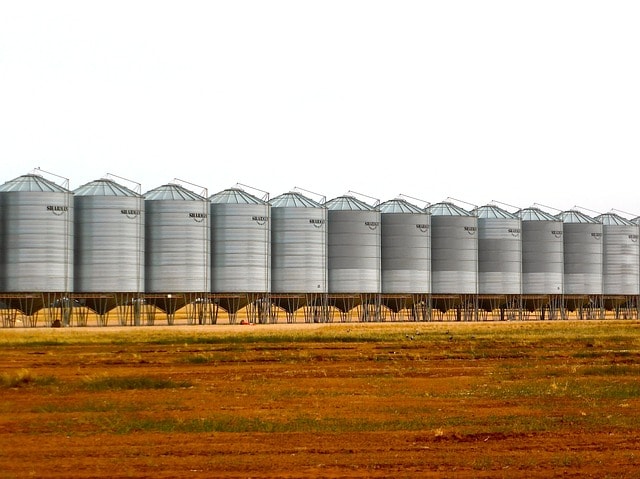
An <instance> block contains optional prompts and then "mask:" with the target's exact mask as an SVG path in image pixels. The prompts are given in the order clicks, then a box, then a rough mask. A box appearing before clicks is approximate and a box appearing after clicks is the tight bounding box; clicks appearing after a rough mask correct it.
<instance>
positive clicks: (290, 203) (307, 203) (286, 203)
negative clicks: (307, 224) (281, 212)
mask: <svg viewBox="0 0 640 479" xmlns="http://www.w3.org/2000/svg"><path fill="white" fill-rule="evenodd" d="M271 206H272V207H274V208H322V206H321V205H320V203H317V202H316V201H313V200H312V199H309V198H307V197H306V196H304V195H301V194H300V193H297V192H294V191H291V192H289V193H283V194H281V195H280V196H276V197H275V198H273V199H272V200H271Z"/></svg>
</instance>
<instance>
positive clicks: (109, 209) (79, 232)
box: [74, 195, 144, 293]
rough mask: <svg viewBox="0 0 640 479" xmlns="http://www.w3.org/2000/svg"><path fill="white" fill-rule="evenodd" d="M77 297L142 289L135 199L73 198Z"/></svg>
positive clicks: (139, 210)
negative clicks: (86, 294) (83, 294)
mask: <svg viewBox="0 0 640 479" xmlns="http://www.w3.org/2000/svg"><path fill="white" fill-rule="evenodd" d="M74 205H75V248H74V254H75V281H74V290H75V291H76V292H78V293H94V292H139V291H141V290H142V289H143V288H144V205H143V203H142V199H141V198H138V197H135V196H100V195H98V196H92V195H86V196H75V197H74Z"/></svg>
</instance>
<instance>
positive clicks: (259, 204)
mask: <svg viewBox="0 0 640 479" xmlns="http://www.w3.org/2000/svg"><path fill="white" fill-rule="evenodd" d="M209 199H210V202H211V205H210V223H211V290H212V292H214V293H222V292H249V293H260V292H269V289H270V286H271V285H270V268H271V230H270V221H271V220H270V217H271V206H270V205H269V203H267V202H266V201H263V200H261V199H258V198H256V197H255V196H253V195H251V194H249V193H247V192H246V191H244V190H241V189H238V188H230V189H227V190H224V191H221V192H219V193H216V194H215V195H213V196H211V197H210V198H209Z"/></svg>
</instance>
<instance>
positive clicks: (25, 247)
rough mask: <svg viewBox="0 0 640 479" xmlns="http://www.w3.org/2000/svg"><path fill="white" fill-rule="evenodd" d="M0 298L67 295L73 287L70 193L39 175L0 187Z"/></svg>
mask: <svg viewBox="0 0 640 479" xmlns="http://www.w3.org/2000/svg"><path fill="white" fill-rule="evenodd" d="M0 204H1V205H2V206H1V207H2V215H3V221H2V225H1V226H0V235H2V241H1V243H2V245H3V251H2V258H3V259H2V264H1V265H0V266H1V269H2V272H1V273H0V291H2V292H52V293H56V292H69V291H71V290H72V287H73V198H72V193H71V192H70V191H69V190H67V189H66V188H63V187H62V186H60V185H58V184H56V183H53V182H52V181H49V180H47V179H45V178H43V177H42V176H40V175H35V174H28V175H23V176H19V177H18V178H16V179H14V180H10V181H7V182H6V183H4V184H3V185H2V186H0Z"/></svg>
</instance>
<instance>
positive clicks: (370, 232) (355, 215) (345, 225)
mask: <svg viewBox="0 0 640 479" xmlns="http://www.w3.org/2000/svg"><path fill="white" fill-rule="evenodd" d="M325 206H326V207H327V210H328V223H329V224H328V248H327V255H328V272H329V293H380V288H381V280H380V266H381V265H380V243H381V236H380V211H378V210H376V209H374V208H372V207H371V206H369V205H368V204H366V203H364V202H363V201H360V200H358V199H357V198H354V197H353V196H339V197H337V198H334V199H332V200H330V201H328V202H326V203H325Z"/></svg>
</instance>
